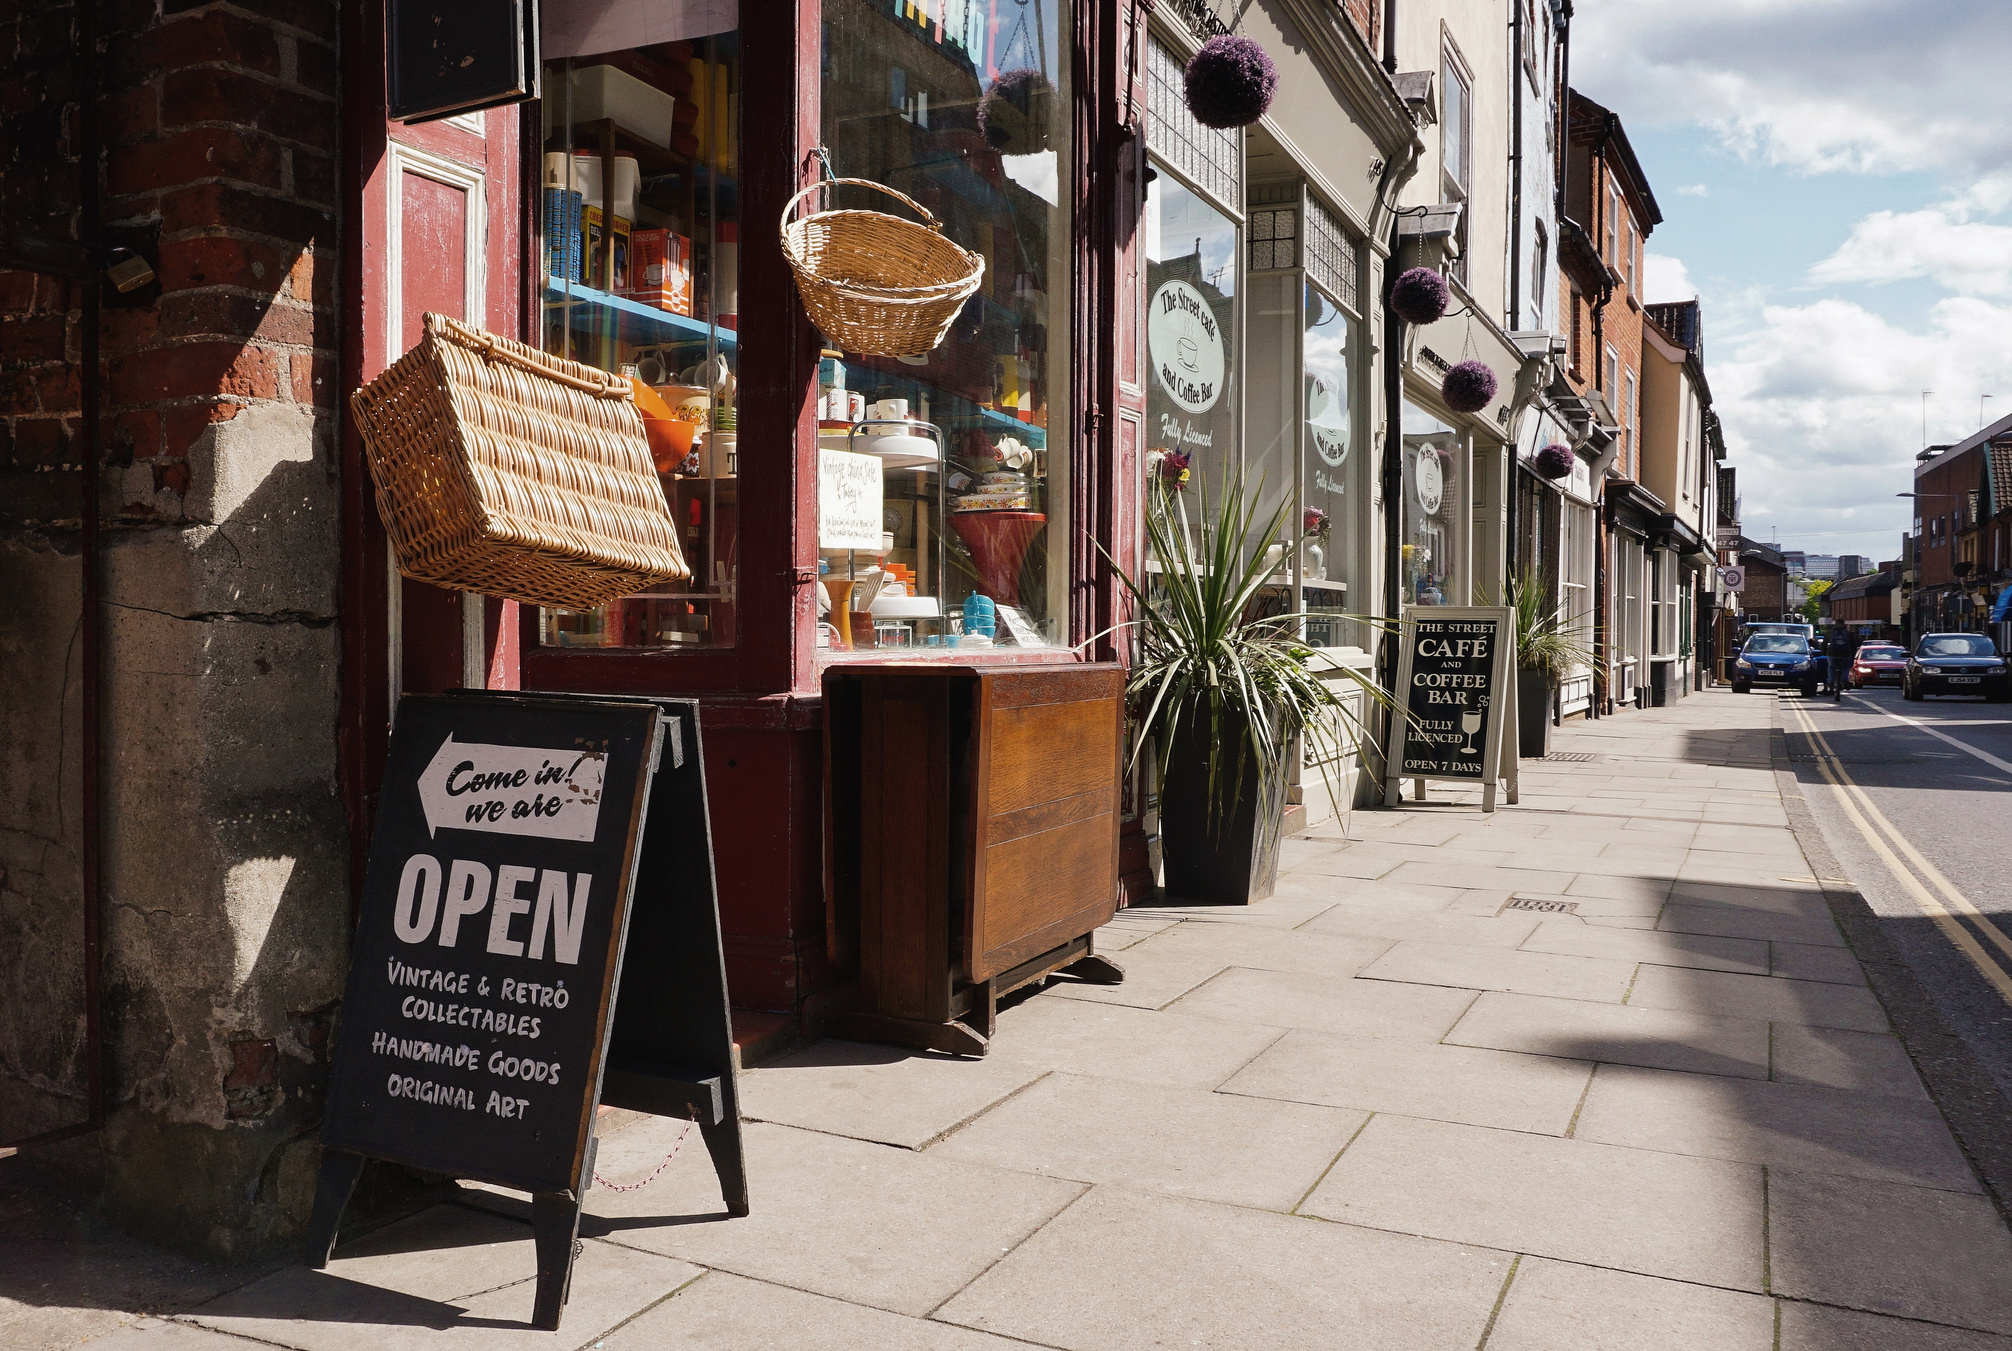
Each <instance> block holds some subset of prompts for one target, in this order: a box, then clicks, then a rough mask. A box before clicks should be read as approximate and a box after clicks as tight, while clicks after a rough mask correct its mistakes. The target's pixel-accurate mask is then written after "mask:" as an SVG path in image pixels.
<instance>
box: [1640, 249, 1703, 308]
mask: <svg viewBox="0 0 2012 1351" xmlns="http://www.w3.org/2000/svg"><path fill="white" fill-rule="evenodd" d="M1642 273H1643V277H1642V295H1643V297H1644V298H1645V299H1646V300H1647V301H1648V302H1649V303H1650V304H1652V305H1655V304H1660V303H1661V302H1663V301H1665V300H1692V299H1695V298H1696V296H1697V294H1698V288H1697V287H1696V285H1694V284H1693V283H1692V281H1691V273H1690V269H1689V268H1687V267H1685V266H1684V260H1683V259H1681V258H1671V257H1669V256H1667V255H1665V254H1661V253H1655V252H1649V253H1644V254H1643V255H1642Z"/></svg>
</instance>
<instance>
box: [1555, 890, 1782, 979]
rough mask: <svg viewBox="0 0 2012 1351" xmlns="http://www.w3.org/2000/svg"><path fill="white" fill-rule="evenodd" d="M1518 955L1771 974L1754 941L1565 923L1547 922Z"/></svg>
mask: <svg viewBox="0 0 2012 1351" xmlns="http://www.w3.org/2000/svg"><path fill="white" fill-rule="evenodd" d="M1568 899H1569V898H1568ZM1522 950H1523V951H1524V952H1558V953H1567V954H1570V955H1572V956H1576V957H1604V958H1607V959H1609V960H1611V961H1621V962H1631V963H1634V962H1646V963H1648V964H1650V965H1652V966H1688V967H1695V968H1697V969H1698V970H1701V971H1738V972H1741V973H1743V974H1746V975H1753V976H1765V975H1767V974H1769V969H1770V967H1769V955H1768V945H1767V944H1765V943H1761V942H1756V941H1755V940H1753V939H1748V938H1712V937H1709V936H1707V935H1704V934H1672V933H1656V932H1654V931H1651V930H1643V929H1613V928H1606V927H1601V926H1596V925H1590V924H1585V923H1580V922H1574V921H1565V920H1546V921H1545V922H1544V923H1542V924H1540V925H1538V926H1537V932H1536V933H1534V934H1532V935H1530V937H1528V938H1526V939H1524V940H1523V948H1522Z"/></svg>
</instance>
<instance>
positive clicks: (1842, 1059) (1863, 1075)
mask: <svg viewBox="0 0 2012 1351" xmlns="http://www.w3.org/2000/svg"><path fill="white" fill-rule="evenodd" d="M1773 1035H1774V1079H1775V1082H1777V1083H1783V1084H1812V1085H1815V1086H1818V1087H1822V1088H1848V1089H1853V1090H1855V1091H1857V1092H1860V1093H1885V1094H1890V1095H1892V1096H1894V1097H1899V1098H1918V1099H1921V1100H1923V1101H1926V1100H1927V1097H1928V1092H1927V1090H1926V1089H1924V1088H1922V1086H1921V1076H1920V1075H1918V1074H1916V1073H1915V1071H1914V1062H1913V1061H1911V1060H1909V1059H1908V1058H1907V1049H1906V1048H1905V1047H1904V1046H1902V1045H1901V1044H1900V1038H1898V1037H1896V1036H1894V1035H1893V1034H1891V1033H1888V1032H1845V1031H1841V1030H1839V1029H1838V1028H1834V1027H1804V1026H1802V1025H1801V1024H1799V1023H1776V1024H1775V1026H1774V1034H1773Z"/></svg>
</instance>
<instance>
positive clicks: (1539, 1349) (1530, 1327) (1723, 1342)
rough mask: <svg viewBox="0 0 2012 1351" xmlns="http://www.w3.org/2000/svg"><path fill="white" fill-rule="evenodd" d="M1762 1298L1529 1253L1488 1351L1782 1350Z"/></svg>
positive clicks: (1769, 1302) (1519, 1267)
mask: <svg viewBox="0 0 2012 1351" xmlns="http://www.w3.org/2000/svg"><path fill="white" fill-rule="evenodd" d="M1774 1304H1775V1302H1774V1301H1773V1300H1771V1299H1768V1298H1767V1297H1765V1296H1763V1295H1749V1294H1743V1293H1741V1292H1739V1291H1736V1290H1715V1289H1713V1288H1712V1287H1710V1286H1706V1285H1693V1284H1689V1283H1687V1282H1684V1281H1666V1280H1660V1279H1658V1278H1656V1277H1654V1276H1637V1275H1635V1274H1634V1273H1632V1272H1626V1271H1608V1270H1603V1269H1602V1268H1599V1267H1588V1266H1580V1265H1577V1264H1575V1263H1571V1262H1555V1261H1552V1260H1550V1259H1548V1258H1543V1257H1526V1258H1524V1259H1523V1260H1522V1261H1521V1262H1519V1263H1518V1264H1517V1266H1516V1278H1515V1280H1513V1281H1512V1282H1511V1283H1510V1285H1509V1297H1508V1299H1506V1300H1504V1301H1503V1304H1502V1311H1501V1313H1500V1314H1498V1315H1497V1316H1496V1319H1495V1327H1494V1330H1493V1331H1491V1332H1490V1333H1489V1334H1488V1351H1775V1344H1774Z"/></svg>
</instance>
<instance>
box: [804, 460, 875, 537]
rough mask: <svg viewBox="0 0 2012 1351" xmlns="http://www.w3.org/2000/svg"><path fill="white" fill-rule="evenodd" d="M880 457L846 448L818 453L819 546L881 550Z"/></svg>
mask: <svg viewBox="0 0 2012 1351" xmlns="http://www.w3.org/2000/svg"><path fill="white" fill-rule="evenodd" d="M880 468H881V466H880V457H879V456H877V455H855V454H853V453H852V452H851V451H847V450H825V449H823V448H820V449H819V450H818V452H817V547H818V548H820V549H866V550H870V551H872V552H874V553H879V552H880V537H881V534H882V533H883V532H884V531H885V530H886V528H887V527H886V526H885V525H884V524H882V519H881V518H882V512H883V510H884V507H883V503H882V494H881V484H880Z"/></svg>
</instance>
